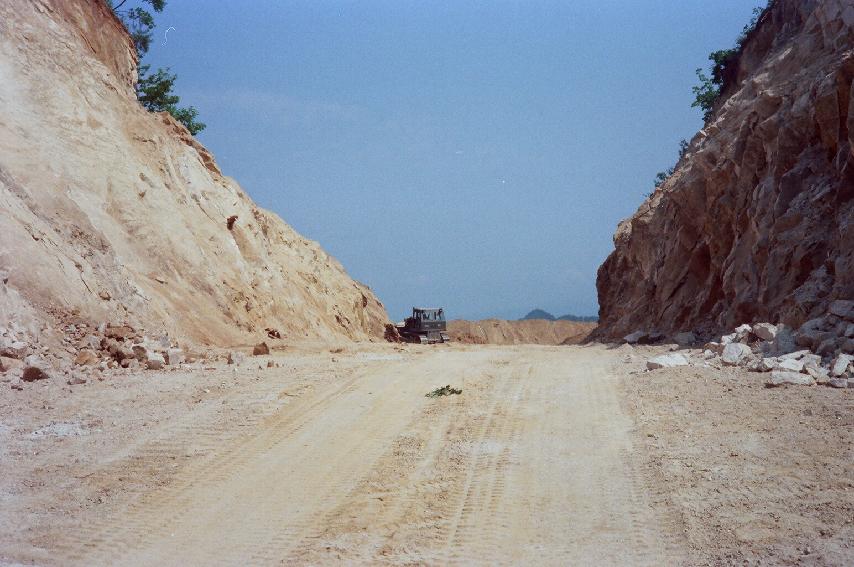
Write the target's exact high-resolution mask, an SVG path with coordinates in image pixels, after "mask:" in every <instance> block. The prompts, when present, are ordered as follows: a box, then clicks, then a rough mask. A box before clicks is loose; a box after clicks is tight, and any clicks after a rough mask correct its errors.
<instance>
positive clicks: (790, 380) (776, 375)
mask: <svg viewBox="0 0 854 567" xmlns="http://www.w3.org/2000/svg"><path fill="white" fill-rule="evenodd" d="M784 384H792V385H795V386H811V385H813V384H815V379H813V377H812V376H810V375H809V374H801V373H800V372H789V371H786V370H774V371H772V372H771V377H770V378H769V379H768V381H767V382H766V383H765V385H766V386H769V387H773V386H782V385H784Z"/></svg>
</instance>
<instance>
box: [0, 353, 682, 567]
mask: <svg viewBox="0 0 854 567" xmlns="http://www.w3.org/2000/svg"><path fill="white" fill-rule="evenodd" d="M326 356H327V357H326V358H324V362H323V364H320V365H319V364H318V362H317V359H318V358H321V357H319V356H314V357H310V356H309V357H303V358H299V357H295V358H292V359H288V358H283V360H284V361H285V362H287V361H289V360H290V361H292V364H290V365H288V364H285V365H283V367H282V368H275V369H270V370H263V371H262V370H254V371H250V372H248V373H249V374H253V373H254V374H255V375H256V376H255V377H254V378H252V379H244V378H233V380H240V379H243V380H245V381H244V382H242V383H240V384H238V385H227V384H226V382H227V380H223V382H222V385H223V386H224V388H225V391H224V392H223V393H222V395H221V397H215V395H216V394H217V392H211V391H210V390H209V389H205V390H203V391H202V392H200V394H199V400H200V401H199V400H196V403H194V404H192V405H189V406H187V408H186V411H176V410H175V409H174V408H173V409H171V410H169V411H168V412H167V414H165V415H162V416H158V415H153V416H150V419H151V421H152V423H145V427H143V428H138V429H140V430H143V431H147V432H146V433H134V431H133V430H129V432H128V435H127V436H126V437H125V439H124V442H122V443H119V444H114V445H110V444H109V442H108V441H107V440H102V441H100V442H98V441H97V435H96V433H92V434H91V435H90V436H88V437H85V438H84V437H80V438H71V439H68V438H66V441H67V442H66V443H63V442H62V440H54V448H55V450H56V451H58V452H59V453H55V454H54V457H56V456H57V455H59V456H60V457H61V455H62V451H67V452H68V455H69V456H68V457H67V458H69V459H70V458H71V454H74V453H75V452H76V451H84V452H93V451H95V452H97V453H98V454H97V455H96V456H94V457H92V458H91V459H89V460H88V461H87V462H84V463H81V464H80V465H79V466H74V467H71V469H70V470H71V471H73V477H74V479H73V480H71V481H70V482H69V484H68V487H69V490H70V491H71V492H72V493H73V492H75V491H76V492H81V491H82V494H86V495H89V500H90V501H91V494H90V493H92V492H93V490H95V489H96V488H98V489H99V490H100V492H98V493H99V494H101V495H103V496H104V498H101V497H99V498H98V499H97V500H96V501H95V503H91V502H90V503H87V504H86V505H84V506H82V507H78V508H75V507H74V506H73V505H72V502H64V504H65V505H66V507H67V508H68V511H67V512H66V515H67V517H66V520H67V521H65V522H63V520H62V517H63V514H62V513H57V511H56V510H54V511H52V512H50V513H43V514H42V515H39V514H35V518H34V519H32V520H31V522H30V524H29V525H27V524H26V523H24V524H23V525H21V524H18V525H14V526H13V525H12V524H14V519H13V518H11V517H10V515H12V514H16V511H15V510H14V509H8V510H7V513H0V514H2V515H0V526H2V533H5V534H7V535H8V536H9V537H8V538H5V541H7V544H6V545H5V546H4V544H2V543H0V557H3V558H7V559H9V560H26V561H35V562H37V563H42V564H77V565H98V564H111V565H120V564H127V565H241V564H258V565H263V564H281V563H284V564H326V563H340V562H364V563H388V564H404V563H405V564H411V563H416V564H455V563H456V564H499V563H504V564H511V563H513V564H531V563H538V564H564V565H565V564H594V563H598V564H603V563H609V564H615V563H618V564H629V563H631V564H649V565H662V564H672V563H678V562H679V559H678V556H679V553H680V550H681V549H682V547H683V546H682V542H681V540H680V539H679V538H678V537H674V534H675V533H677V532H678V530H676V529H674V525H673V524H674V522H673V521H672V520H671V519H670V515H669V512H668V511H667V510H665V509H663V508H661V507H658V508H657V509H653V507H652V506H651V505H650V501H649V495H650V490H651V488H650V487H649V486H646V484H645V482H646V481H645V480H644V477H643V476H642V474H641V473H640V472H639V471H641V470H642V467H641V466H640V464H639V463H640V461H639V460H636V457H635V456H634V451H633V446H632V436H631V434H630V430H631V428H632V422H631V420H630V419H629V418H628V417H627V416H626V415H625V414H624V413H623V410H622V409H621V404H620V400H619V388H618V384H617V378H616V375H615V373H614V372H610V371H609V369H610V368H611V367H612V366H613V365H614V363H615V360H616V359H617V358H616V357H615V356H614V355H613V354H611V353H609V352H608V351H607V350H606V349H605V348H603V347H587V348H582V347H507V348H502V347H462V346H455V347H451V348H443V347H435V348H429V349H426V348H425V349H421V348H418V349H408V350H406V351H402V352H397V351H393V350H391V349H389V348H384V349H374V350H373V351H368V352H364V351H361V352H356V351H354V352H352V353H343V354H340V355H337V357H338V359H337V360H335V361H330V359H329V358H328V355H326ZM213 374H214V376H213V377H208V380H209V381H211V382H215V381H216V380H219V379H221V378H222V376H228V374H227V371H222V375H219V374H216V373H213ZM241 374H242V373H241ZM192 379H193V376H192V375H188V376H185V377H183V378H182V377H181V376H177V377H175V378H174V380H176V382H177V383H179V384H180V383H181V380H185V381H186V380H192ZM447 383H450V384H452V385H453V386H456V387H461V388H462V389H463V394H462V395H460V396H450V397H442V398H427V397H425V393H427V392H429V391H430V390H432V389H433V388H435V387H437V386H440V385H444V384H447ZM153 395H154V394H152V396H153ZM160 395H161V397H162V399H163V404H164V405H168V404H169V403H174V398H175V397H178V395H177V394H176V395H175V396H171V395H170V394H169V392H168V391H162V390H161V394H160ZM206 396H207V397H206ZM202 398H204V399H202ZM170 400H171V401H170ZM36 403H37V402H36ZM115 403H117V404H120V405H121V404H122V403H126V400H125V402H122V401H116V402H115ZM229 405H231V406H233V407H231V410H232V411H231V412H227V415H228V417H227V418H226V417H223V415H224V410H223V408H224V407H229ZM179 409H180V408H179ZM114 423H118V422H114ZM69 443H71V444H70V445H69ZM74 443H88V444H89V445H86V446H81V447H80V448H78V449H74ZM36 459H38V457H36ZM22 466H23V465H21V467H22ZM19 468H20V467H19ZM41 470H42V469H40V468H39V467H34V469H33V475H35V476H38V474H40V471H41ZM6 472H8V471H6ZM72 487H78V488H72ZM58 488H60V489H61V487H58ZM87 491H88V492H87ZM11 500H12V501H14V500H15V499H14V497H12V498H11ZM72 500H73V499H72ZM17 503H18V504H20V502H17ZM58 505H59V506H62V505H63V500H62V499H60V501H59V504H58ZM13 508H14V507H13ZM23 512H24V513H26V512H32V504H30V507H29V508H26V509H25V510H23ZM17 513H20V511H18V512H17ZM3 539H4V538H0V540H3Z"/></svg>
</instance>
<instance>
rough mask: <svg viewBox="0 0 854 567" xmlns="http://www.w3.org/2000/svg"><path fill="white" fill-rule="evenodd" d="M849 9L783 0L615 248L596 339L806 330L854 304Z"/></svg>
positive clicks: (835, 1)
mask: <svg viewBox="0 0 854 567" xmlns="http://www.w3.org/2000/svg"><path fill="white" fill-rule="evenodd" d="M852 80H854V3H852V2H851V1H850V0H776V1H775V2H773V4H772V6H771V7H770V9H769V10H768V11H767V13H766V14H765V16H764V17H763V18H762V19H761V21H760V22H759V24H758V26H757V28H756V30H755V31H754V32H753V33H751V34H750V36H749V37H748V39H747V41H746V43H745V47H744V50H743V52H742V54H741V57H740V60H739V63H738V68H737V72H736V74H735V81H734V84H733V86H732V87H731V88H730V89H729V90H728V91H727V92H725V93H723V101H722V104H720V105H719V108H718V109H717V111H716V113H715V115H714V116H713V117H712V119H711V120H710V122H709V123H708V124H707V125H706V127H705V128H704V129H703V130H701V131H700V132H699V133H698V134H697V135H696V136H695V137H694V139H693V140H692V143H691V146H690V148H689V149H688V153H687V155H686V156H685V158H683V160H682V161H681V162H680V164H679V166H678V167H677V169H676V172H675V173H674V174H673V175H672V176H671V177H670V178H669V179H668V180H667V181H666V182H665V183H664V184H663V185H662V186H661V187H660V188H659V189H658V190H656V191H655V193H654V194H653V195H652V196H651V197H650V198H649V199H648V200H647V201H646V202H645V203H643V205H641V207H640V208H639V209H638V211H637V212H636V213H635V214H634V215H633V216H632V217H631V218H629V219H627V220H625V221H623V222H622V223H621V224H620V226H619V228H618V229H617V233H616V235H615V236H614V243H615V248H616V249H615V251H614V252H613V253H612V254H611V255H610V256H609V257H608V259H607V260H606V261H605V263H604V264H603V265H602V266H601V268H600V269H599V274H598V279H597V288H598V292H599V304H600V306H601V309H600V332H602V333H603V334H606V335H610V336H622V335H625V334H627V333H629V332H632V331H634V330H638V329H646V330H658V331H661V332H677V331H681V330H686V329H695V330H701V331H702V330H708V331H721V330H724V329H729V328H732V327H734V326H735V325H737V324H739V323H743V322H753V321H763V320H764V321H774V322H784V323H787V324H789V325H792V326H795V327H797V326H798V325H799V324H800V323H802V322H803V321H805V320H807V319H810V318H812V317H816V316H818V315H820V314H823V313H824V312H825V310H826V308H827V305H828V304H829V303H830V301H832V300H834V299H838V298H844V299H848V298H852V297H854V153H852V142H854V96H852V93H854V91H852V88H851V86H852Z"/></svg>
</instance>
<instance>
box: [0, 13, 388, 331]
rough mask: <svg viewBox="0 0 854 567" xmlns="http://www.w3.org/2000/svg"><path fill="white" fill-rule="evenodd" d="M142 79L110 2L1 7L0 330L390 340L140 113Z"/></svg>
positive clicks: (313, 249)
mask: <svg viewBox="0 0 854 567" xmlns="http://www.w3.org/2000/svg"><path fill="white" fill-rule="evenodd" d="M136 65H137V61H136V55H135V52H134V50H133V47H132V44H131V41H130V38H129V37H128V35H127V33H126V32H125V30H124V28H123V27H122V26H121V24H120V23H119V22H118V20H116V18H115V17H114V16H113V14H112V13H111V12H110V10H109V9H108V8H107V6H106V5H105V3H104V2H101V1H95V0H9V1H5V2H2V3H0V226H2V230H0V270H2V271H3V272H4V274H3V278H2V280H0V323H2V324H6V323H9V322H13V323H14V324H15V325H17V326H22V327H25V329H24V330H25V331H26V330H27V329H29V330H30V332H38V327H39V326H40V325H43V324H45V323H46V322H47V321H49V320H50V318H51V317H52V316H53V317H55V316H56V315H57V313H62V312H66V311H68V312H72V311H73V312H76V313H78V314H79V315H80V316H82V317H84V318H88V319H91V320H93V321H120V322H121V321H125V322H128V323H129V324H131V325H134V326H140V327H142V328H146V329H152V330H160V331H167V332H169V333H170V334H172V335H173V336H180V337H183V338H186V339H187V340H192V341H197V342H200V343H206V344H212V345H217V344H219V345H223V344H235V343H248V342H249V341H250V340H251V337H255V336H258V335H262V336H263V335H264V332H265V329H267V328H273V329H276V330H278V331H279V332H280V333H281V334H282V336H283V338H293V337H298V338H304V337H306V336H308V337H311V338H327V339H332V338H344V337H349V338H354V339H364V338H367V337H372V336H377V337H379V336H382V330H383V323H384V322H385V321H386V320H387V316H386V313H385V309H384V308H383V306H382V305H381V304H380V302H379V301H378V300H377V299H376V297H375V296H374V295H373V293H371V291H370V290H369V289H368V288H366V287H365V286H363V285H361V284H359V283H357V282H355V281H353V280H352V279H351V278H350V277H348V275H347V274H346V272H345V271H344V269H343V268H342V267H341V265H340V264H339V263H338V262H337V261H336V260H335V259H334V258H332V257H330V256H329V255H328V254H326V253H325V252H324V251H323V250H322V249H321V248H320V246H318V245H317V244H316V243H314V242H311V241H309V240H306V239H305V238H303V237H301V236H300V235H299V234H297V233H296V232H295V231H294V230H292V229H291V228H290V227H289V226H288V225H286V224H285V223H284V222H283V221H282V220H281V219H280V218H279V217H277V216H276V215H274V214H272V213H270V212H268V211H265V210H263V209H261V208H259V207H258V206H256V205H255V204H254V203H253V202H252V200H251V199H250V198H249V197H248V196H247V195H246V193H244V191H243V190H242V189H241V188H240V187H239V186H238V185H237V183H236V182H235V181H234V180H232V179H230V178H228V177H225V176H223V175H222V173H221V172H220V170H219V168H218V167H217V165H216V163H215V161H214V159H213V156H212V155H211V154H210V153H209V152H208V151H207V150H206V149H205V148H204V147H202V146H201V145H200V144H199V143H198V142H197V141H196V140H194V139H193V138H192V136H190V134H189V132H188V131H187V130H186V129H185V128H184V127H183V126H182V125H180V124H179V123H177V122H176V121H175V120H174V119H172V117H171V116H169V115H167V114H165V113H162V114H152V113H149V112H146V111H145V110H144V109H143V108H142V107H140V105H139V104H138V103H137V101H136V97H135V95H134V90H133V81H134V80H135V77H136ZM230 217H232V218H233V220H232V221H230V222H229V220H228V219H229V218H230ZM229 225H231V227H230V228H229Z"/></svg>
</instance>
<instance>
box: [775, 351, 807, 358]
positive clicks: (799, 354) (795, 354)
mask: <svg viewBox="0 0 854 567" xmlns="http://www.w3.org/2000/svg"><path fill="white" fill-rule="evenodd" d="M808 354H810V351H808V350H796V351H795V352H790V353H787V354H781V355H780V356H778V357H777V358H778V359H780V360H800V359H801V358H803V357H804V356H806V355H808Z"/></svg>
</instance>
